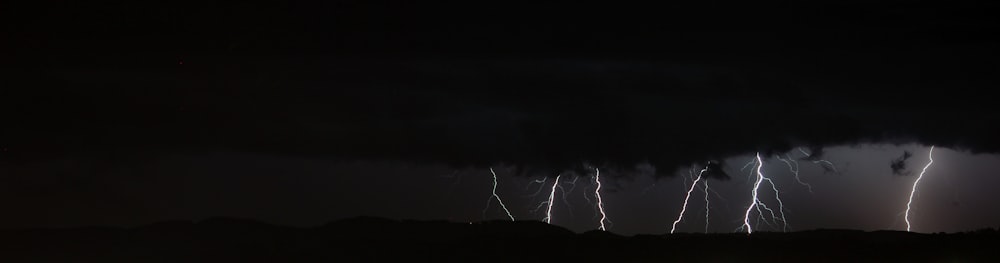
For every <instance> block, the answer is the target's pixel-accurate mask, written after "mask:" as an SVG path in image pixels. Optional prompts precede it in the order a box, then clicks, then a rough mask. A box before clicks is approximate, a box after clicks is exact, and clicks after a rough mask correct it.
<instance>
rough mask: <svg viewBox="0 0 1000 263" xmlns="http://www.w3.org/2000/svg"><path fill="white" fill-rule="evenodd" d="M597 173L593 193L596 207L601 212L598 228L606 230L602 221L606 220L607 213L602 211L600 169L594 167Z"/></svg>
mask: <svg viewBox="0 0 1000 263" xmlns="http://www.w3.org/2000/svg"><path fill="white" fill-rule="evenodd" d="M594 171H596V172H597V175H595V176H594V181H595V182H596V183H597V189H594V195H596V196H597V209H598V211H600V212H601V226H600V227H599V228H598V229H600V230H604V231H606V230H608V228H607V226H605V225H604V221H607V220H608V214H606V213H604V200H603V199H602V198H601V170H600V169H597V168H596V167H595V168H594Z"/></svg>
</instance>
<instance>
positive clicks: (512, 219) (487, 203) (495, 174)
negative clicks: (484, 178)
mask: <svg viewBox="0 0 1000 263" xmlns="http://www.w3.org/2000/svg"><path fill="white" fill-rule="evenodd" d="M490 173H491V174H493V195H492V196H490V199H487V200H486V209H487V210H489V209H490V202H492V201H493V198H496V199H497V202H499V203H500V207H501V208H503V211H504V212H506V213H507V217H510V221H514V215H512V214H510V210H507V206H506V205H504V204H503V200H500V196H499V195H497V173H496V172H494V171H493V167H490ZM483 214H486V210H483Z"/></svg>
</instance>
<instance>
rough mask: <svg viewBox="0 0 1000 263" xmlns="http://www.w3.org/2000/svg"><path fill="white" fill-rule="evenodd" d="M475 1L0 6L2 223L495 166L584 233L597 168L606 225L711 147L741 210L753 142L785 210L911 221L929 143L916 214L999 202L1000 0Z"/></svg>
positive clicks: (342, 191)
mask: <svg viewBox="0 0 1000 263" xmlns="http://www.w3.org/2000/svg"><path fill="white" fill-rule="evenodd" d="M473 2H475V3H466V1H315V2H298V3H280V4H272V5H267V4H248V3H242V2H238V1H232V2H227V1H196V2H183V1H182V2H177V1H162V2H157V1H153V2H143V3H133V2H131V1H103V0H102V1H86V2H77V1H66V2H58V1H56V2H52V1H37V2H36V1H25V3H13V4H9V5H5V7H4V8H3V9H5V10H3V11H2V12H3V13H2V16H0V17H2V18H0V19H2V20H3V25H4V26H3V36H4V37H3V39H4V40H3V42H4V44H3V45H4V46H6V48H4V51H2V52H0V61H3V62H2V63H0V65H2V67H3V71H2V72H3V75H4V77H3V80H2V85H0V148H2V150H0V208H2V209H0V211H2V212H0V227H4V228H15V227H49V226H89V225H106V226H136V225H141V224H148V223H153V222H157V221H163V220H175V219H182V220H201V219H205V218H209V217H214V216H230V217H240V218H249V219H255V220H261V221H264V222H269V223H276V224H285V225H295V226H314V225H320V224H323V223H325V222H328V221H331V220H336V219H342V218H349V217H356V216H380V217H387V218H391V219H418V220H449V221H455V222H471V221H481V220H503V219H506V218H507V216H506V214H504V212H503V211H502V210H501V209H500V208H499V207H498V204H497V202H496V201H495V200H493V201H492V202H490V204H489V207H487V203H488V200H490V197H491V189H492V183H493V178H492V176H491V174H490V171H489V168H491V167H492V168H493V169H494V171H496V173H497V175H498V178H497V179H498V180H497V181H498V187H497V193H498V195H499V196H500V197H501V198H503V201H504V203H505V204H506V206H507V207H508V208H509V209H510V210H511V213H512V214H513V216H514V217H516V218H517V219H518V220H541V219H542V218H543V217H544V216H545V215H544V209H538V210H536V207H537V206H538V205H539V203H540V202H542V201H545V200H546V198H547V197H548V189H550V187H552V182H553V181H554V179H555V177H556V176H559V175H562V177H560V178H561V180H562V181H561V182H562V183H561V184H560V188H559V191H558V192H557V193H556V196H557V198H556V202H554V203H555V204H554V205H555V206H554V208H553V218H552V223H553V224H556V225H559V226H563V227H567V228H569V229H571V230H574V231H587V230H592V229H595V228H597V226H598V221H599V217H597V213H596V211H595V206H594V205H593V204H591V203H589V202H588V200H593V199H594V198H595V196H593V191H594V187H595V185H593V176H594V175H595V171H596V170H595V168H596V169H600V171H601V178H602V183H603V188H602V195H603V203H604V205H605V209H606V212H607V215H608V218H609V219H610V220H611V224H609V227H608V229H609V230H610V231H612V232H616V233H622V234H638V233H648V234H659V233H665V232H668V231H669V230H670V226H671V223H672V222H673V221H674V220H675V219H676V218H677V213H678V211H679V210H680V209H681V203H682V202H683V200H684V194H685V191H686V190H687V189H688V188H687V187H688V186H689V185H690V183H691V180H692V178H690V177H691V176H690V175H691V174H690V173H689V171H690V170H692V169H694V171H695V172H697V171H698V170H699V169H701V168H703V167H704V166H705V164H709V163H710V165H709V167H710V168H711V171H710V172H708V173H706V178H708V179H707V180H708V183H709V186H710V188H711V189H713V191H710V193H709V195H708V196H709V201H710V212H711V216H710V217H709V225H708V228H707V230H708V231H710V232H735V231H737V228H738V227H740V226H741V225H742V224H743V216H744V214H743V211H745V210H746V208H747V207H748V206H749V205H750V196H751V188H752V186H753V182H754V180H756V179H755V177H754V176H756V175H755V174H752V171H753V169H751V168H748V169H741V168H743V166H744V164H746V163H747V162H748V161H750V160H751V159H752V158H753V157H754V156H755V155H756V154H757V153H760V155H761V157H762V158H763V160H764V162H763V167H762V168H761V170H762V172H763V173H764V174H765V175H766V176H768V177H769V178H771V179H772V180H773V181H774V184H775V186H776V187H777V188H778V189H779V190H780V191H781V192H782V194H781V198H782V200H783V204H784V206H785V208H786V209H785V214H786V216H787V222H788V227H789V228H790V230H808V229H818V228H844V229H862V230H880V229H890V230H905V228H906V226H905V224H904V222H903V212H904V211H905V209H906V203H907V197H908V195H909V191H910V189H911V187H912V184H913V182H914V180H915V179H916V178H917V176H918V175H919V174H920V172H921V169H922V168H923V167H924V165H925V164H926V163H927V162H928V161H929V156H928V151H929V150H930V147H931V146H932V145H933V146H935V150H934V164H933V165H932V166H930V167H929V168H928V169H927V173H926V176H925V177H924V178H923V179H922V181H921V183H920V185H919V188H918V189H919V191H918V193H917V194H916V195H915V199H914V202H913V210H912V212H911V219H912V220H911V221H912V222H913V225H914V229H913V231H916V232H959V231H969V230H975V229H979V228H987V227H998V226H1000V225H997V223H996V222H1000V202H998V201H997V200H1000V192H997V191H995V190H994V188H995V187H996V186H1000V155H997V154H998V153H1000V136H997V134H1000V125H998V121H1000V106H997V105H998V104H997V103H996V100H997V97H996V95H995V94H994V93H995V88H996V87H998V84H1000V83H998V82H1000V81H998V78H997V76H998V74H1000V62H998V61H1000V60H998V59H1000V54H998V51H1000V38H998V36H1000V20H998V19H997V18H996V16H995V14H997V13H1000V12H998V11H1000V4H998V3H994V2H991V1H809V2H808V3H784V2H781V1H769V2H759V1H758V2H753V3H745V2H737V1H734V2H727V1H698V2H681V3H672V4H664V3H661V4H655V5H654V4H643V5H638V4H619V3H615V4H612V3H609V2H598V1H553V2H548V3H514V2H509V1H473ZM777 156H781V157H782V158H787V157H790V158H794V159H795V160H797V162H798V164H799V165H800V167H801V172H800V178H801V179H802V181H803V182H805V183H808V184H810V185H811V187H812V193H810V192H809V190H808V188H807V187H806V186H804V185H802V184H799V183H798V182H797V181H796V180H795V177H794V176H793V174H792V173H791V172H790V171H789V167H788V166H787V165H786V164H785V163H784V162H782V161H780V160H779V159H777V158H776V157H777ZM820 159H822V160H827V161H829V162H830V163H832V164H833V165H832V167H831V166H829V165H824V164H822V163H816V162H814V161H817V160H820ZM574 178H578V179H577V181H576V186H575V188H573V191H572V192H570V191H569V190H570V188H571V187H572V186H571V185H569V182H570V181H572V180H574ZM543 179H544V182H540V183H536V181H541V180H543ZM539 189H541V191H540V193H538V192H539ZM536 193H538V194H536ZM760 193H761V198H762V199H764V200H765V202H767V204H768V206H769V207H771V208H776V207H775V205H776V203H775V202H774V201H775V200H774V199H773V198H774V194H773V191H771V190H770V189H769V188H766V187H762V189H761V191H760ZM704 197H705V195H704V192H702V190H700V189H696V190H695V191H694V192H693V195H692V198H691V200H690V203H689V207H688V210H687V216H686V217H685V218H684V220H683V221H682V222H681V223H680V224H678V231H681V232H703V231H705V230H706V227H705V221H704V219H705V209H704V208H705V206H704V205H705V203H704ZM564 198H565V199H564ZM484 209H485V210H484ZM751 221H752V224H753V225H754V229H755V230H764V231H781V230H782V227H781V224H780V223H777V224H775V223H772V224H774V225H768V224H767V223H764V222H763V221H760V222H757V221H756V217H754V220H751Z"/></svg>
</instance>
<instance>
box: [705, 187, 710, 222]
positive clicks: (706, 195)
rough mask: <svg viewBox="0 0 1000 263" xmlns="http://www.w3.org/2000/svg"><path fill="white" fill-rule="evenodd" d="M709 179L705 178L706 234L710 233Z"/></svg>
mask: <svg viewBox="0 0 1000 263" xmlns="http://www.w3.org/2000/svg"><path fill="white" fill-rule="evenodd" d="M708 212H709V211H708V180H707V179H706V180H705V234H708Z"/></svg>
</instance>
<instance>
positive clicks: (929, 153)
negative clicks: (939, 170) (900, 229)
mask: <svg viewBox="0 0 1000 263" xmlns="http://www.w3.org/2000/svg"><path fill="white" fill-rule="evenodd" d="M927 157H928V158H930V161H928V162H927V165H925V166H924V169H923V170H921V171H920V175H919V176H917V180H914V181H913V187H911V188H910V199H909V201H907V202H906V215H905V216H904V217H903V219H904V220H906V231H910V205H911V204H913V194H914V193H916V192H917V184H919V183H920V179H921V178H924V173H926V172H927V168H928V167H931V164H932V163H934V145H931V150H930V151H928V153H927Z"/></svg>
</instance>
